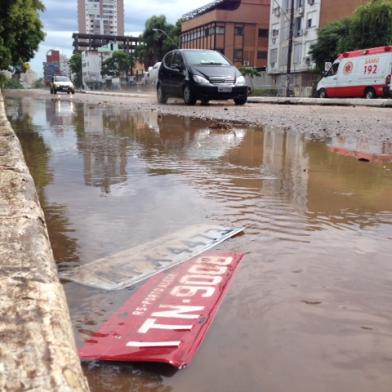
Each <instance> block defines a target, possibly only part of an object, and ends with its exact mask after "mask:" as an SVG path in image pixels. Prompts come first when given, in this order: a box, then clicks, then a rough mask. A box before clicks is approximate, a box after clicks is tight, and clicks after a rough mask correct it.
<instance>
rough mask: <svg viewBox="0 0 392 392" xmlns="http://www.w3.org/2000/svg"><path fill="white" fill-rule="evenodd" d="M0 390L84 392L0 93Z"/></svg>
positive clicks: (37, 210)
mask: <svg viewBox="0 0 392 392" xmlns="http://www.w3.org/2000/svg"><path fill="white" fill-rule="evenodd" d="M0 315H1V316H0V391H27V390H28V391H45V392H49V391H56V392H58V391H64V392H68V391H72V392H74V391H88V390H89V387H88V384H87V381H86V379H85V377H84V375H83V373H82V369H81V366H80V360H79V357H78V354H77V352H76V348H75V342H74V336H73V332H72V327H71V321H70V317H69V311H68V307H67V302H66V298H65V295H64V290H63V287H62V285H61V283H60V282H59V279H58V276H57V269H56V265H55V262H54V258H53V253H52V249H51V246H50V242H49V237H48V233H47V229H46V224H45V219H44V214H43V211H42V209H41V207H40V205H39V201H38V197H37V193H36V190H35V186H34V182H33V179H32V178H31V175H30V173H29V170H28V168H27V166H26V164H25V161H24V158H23V154H22V150H21V146H20V143H19V141H18V139H17V137H16V135H15V133H14V131H13V130H12V128H11V126H10V124H9V123H8V121H7V118H6V116H5V111H4V102H3V97H2V95H1V92H0Z"/></svg>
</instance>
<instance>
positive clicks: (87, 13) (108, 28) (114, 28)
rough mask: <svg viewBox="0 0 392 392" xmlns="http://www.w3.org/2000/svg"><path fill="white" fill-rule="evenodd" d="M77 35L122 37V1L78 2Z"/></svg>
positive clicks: (95, 0)
mask: <svg viewBox="0 0 392 392" xmlns="http://www.w3.org/2000/svg"><path fill="white" fill-rule="evenodd" d="M78 18H79V33H82V34H100V35H120V36H121V35H124V0H78Z"/></svg>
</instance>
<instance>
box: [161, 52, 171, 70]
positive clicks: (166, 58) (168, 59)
mask: <svg viewBox="0 0 392 392" xmlns="http://www.w3.org/2000/svg"><path fill="white" fill-rule="evenodd" d="M172 61H173V53H169V54H167V55H166V56H165V58H164V60H163V62H164V63H165V65H166V67H169V68H171V67H172Z"/></svg>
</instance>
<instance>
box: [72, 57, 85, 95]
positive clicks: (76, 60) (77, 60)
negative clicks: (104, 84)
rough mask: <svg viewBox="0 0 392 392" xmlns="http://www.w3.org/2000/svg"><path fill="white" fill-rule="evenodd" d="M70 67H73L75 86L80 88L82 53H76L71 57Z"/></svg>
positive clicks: (81, 81) (81, 83)
mask: <svg viewBox="0 0 392 392" xmlns="http://www.w3.org/2000/svg"><path fill="white" fill-rule="evenodd" d="M69 67H70V68H71V72H72V75H73V82H74V84H75V86H76V87H78V88H80V87H82V85H83V76H82V55H81V54H80V53H75V54H73V55H72V56H71V58H70V59H69Z"/></svg>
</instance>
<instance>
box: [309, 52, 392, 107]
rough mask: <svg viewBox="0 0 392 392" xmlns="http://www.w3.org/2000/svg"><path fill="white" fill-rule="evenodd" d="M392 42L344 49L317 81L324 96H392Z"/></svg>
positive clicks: (319, 94)
mask: <svg viewBox="0 0 392 392" xmlns="http://www.w3.org/2000/svg"><path fill="white" fill-rule="evenodd" d="M391 77H392V46H382V47H379V48H372V49H362V50H355V51H353V52H346V53H342V54H340V55H339V56H338V58H337V59H336V60H335V62H334V63H333V64H332V66H331V67H330V68H329V70H327V71H326V72H325V74H324V77H323V78H322V79H321V80H320V82H319V83H318V85H317V94H318V96H319V97H320V98H367V99H372V98H377V97H384V98H390V97H392V85H391Z"/></svg>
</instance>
